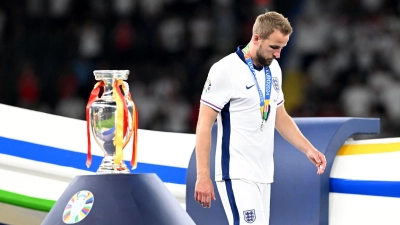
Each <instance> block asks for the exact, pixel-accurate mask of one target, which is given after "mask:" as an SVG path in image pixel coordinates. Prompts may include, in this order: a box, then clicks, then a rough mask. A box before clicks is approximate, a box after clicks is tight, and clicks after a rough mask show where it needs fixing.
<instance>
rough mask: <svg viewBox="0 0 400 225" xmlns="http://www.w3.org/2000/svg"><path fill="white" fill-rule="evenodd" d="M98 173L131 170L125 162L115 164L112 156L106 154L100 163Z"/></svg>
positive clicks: (115, 172) (122, 172) (121, 172)
mask: <svg viewBox="0 0 400 225" xmlns="http://www.w3.org/2000/svg"><path fill="white" fill-rule="evenodd" d="M96 173H97V174H129V173H130V171H129V169H128V167H127V166H126V165H125V163H121V164H115V163H114V158H113V157H112V156H105V157H104V159H103V161H102V162H101V164H100V167H99V169H98V170H97V172H96Z"/></svg>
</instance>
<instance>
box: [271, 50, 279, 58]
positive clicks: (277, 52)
mask: <svg viewBox="0 0 400 225" xmlns="http://www.w3.org/2000/svg"><path fill="white" fill-rule="evenodd" d="M272 55H273V56H274V57H275V59H279V58H280V57H281V50H280V49H278V50H276V51H275V52H274V53H272Z"/></svg>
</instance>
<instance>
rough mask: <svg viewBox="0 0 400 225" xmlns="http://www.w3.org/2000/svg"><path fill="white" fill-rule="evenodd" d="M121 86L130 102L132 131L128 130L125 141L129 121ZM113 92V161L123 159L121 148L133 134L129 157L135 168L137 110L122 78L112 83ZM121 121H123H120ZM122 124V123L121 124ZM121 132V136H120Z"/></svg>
mask: <svg viewBox="0 0 400 225" xmlns="http://www.w3.org/2000/svg"><path fill="white" fill-rule="evenodd" d="M120 87H121V88H122V90H123V92H124V93H127V98H126V100H127V101H129V102H130V103H131V104H132V116H133V118H132V132H130V135H129V137H127V138H126V141H125V142H124V143H122V142H123V139H124V137H125V135H126V132H127V130H128V123H129V119H128V116H129V112H128V108H127V104H126V103H125V98H124V95H123V93H122V92H121V89H120ZM113 89H114V91H113V94H114V99H115V101H116V103H117V127H116V131H115V139H114V144H115V159H114V162H116V163H120V162H121V160H123V154H122V150H123V149H124V148H125V146H126V145H127V144H128V142H129V140H130V138H131V137H132V134H133V136H134V138H133V146H132V158H131V162H130V163H131V166H132V169H135V168H136V167H137V130H138V111H137V110H136V105H135V103H134V102H133V101H132V96H131V93H130V92H129V91H127V90H126V87H125V85H124V84H123V81H122V80H117V81H116V82H115V83H114V86H113ZM122 121H123V123H121V122H122ZM122 124H123V125H122ZM121 134H122V136H121Z"/></svg>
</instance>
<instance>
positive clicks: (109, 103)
mask: <svg viewBox="0 0 400 225" xmlns="http://www.w3.org/2000/svg"><path fill="white" fill-rule="evenodd" d="M93 74H94V76H95V79H96V80H98V82H97V83H96V85H95V86H94V88H93V90H92V92H91V95H90V98H89V101H88V104H87V106H86V121H87V135H88V154H87V156H88V158H87V162H86V165H87V166H88V167H89V166H90V164H91V161H92V154H91V141H90V137H91V136H92V137H93V139H94V140H95V141H96V142H97V144H98V145H99V146H100V148H101V149H102V150H103V153H104V158H103V160H102V162H101V165H100V167H99V169H98V170H97V173H98V174H104V173H107V174H109V173H130V170H129V169H128V168H127V166H126V164H125V162H124V160H123V150H124V148H125V147H126V145H127V144H128V143H129V142H130V140H131V139H132V158H131V166H132V168H133V169H134V168H136V165H137V157H136V156H137V154H136V153H137V151H136V150H137V129H138V114H137V110H136V106H135V104H134V102H133V101H132V97H131V95H130V92H129V86H128V84H127V83H126V82H125V81H124V80H127V79H128V75H129V70H95V71H94V72H93Z"/></svg>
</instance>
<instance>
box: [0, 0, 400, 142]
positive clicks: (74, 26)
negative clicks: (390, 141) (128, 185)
mask: <svg viewBox="0 0 400 225" xmlns="http://www.w3.org/2000/svg"><path fill="white" fill-rule="evenodd" d="M265 10H276V11H278V12H280V13H282V14H283V15H284V16H286V17H288V18H289V20H290V21H291V24H292V26H293V27H294V33H293V35H292V37H291V40H290V41H289V44H288V46H287V47H286V48H285V49H284V50H283V53H282V58H281V59H279V60H278V61H279V63H280V64H281V67H282V70H283V77H284V84H283V89H284V92H285V98H286V103H285V105H286V108H287V110H288V111H289V113H290V114H291V115H292V116H293V117H326V116H350V117H378V118H381V127H382V131H381V134H379V135H378V136H379V137H393V136H398V135H399V133H400V1H398V0H336V1H322V0H297V1H296V0H279V1H277V0H276V1H274V0H251V1H250V0H249V1H239V0H79V1H77V0H23V1H22V0H21V1H13V0H1V1H0V103H4V104H8V105H12V106H18V107H22V108H27V109H32V110H37V111H42V112H46V113H51V114H56V115H61V116H66V117H70V118H76V119H85V117H84V116H85V106H86V103H87V99H88V97H89V94H90V91H91V89H92V88H93V85H94V84H95V82H96V81H95V80H94V76H93V73H92V72H93V70H100V69H127V70H130V71H131V75H130V76H129V79H128V82H129V84H130V91H131V93H132V96H133V100H134V101H135V103H136V105H137V107H138V110H139V119H140V121H139V128H140V129H150V130H159V131H170V132H183V133H194V132H195V125H196V120H197V114H198V108H199V98H200V94H201V91H202V88H203V84H204V81H205V79H206V77H207V73H208V70H209V68H210V66H211V65H212V63H214V62H216V61H217V60H218V59H220V58H221V57H223V56H225V55H226V54H229V53H231V52H233V51H235V49H236V46H237V45H245V44H246V43H247V42H248V41H249V40H250V37H251V29H252V24H253V22H254V19H255V17H256V16H257V15H258V14H260V13H263V12H264V11H265ZM0 114H1V113H0ZM4 119H8V118H4ZM0 127H1V126H0ZM0 129H1V128H0ZM368 137H369V138H371V136H368Z"/></svg>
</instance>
